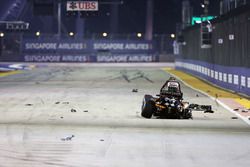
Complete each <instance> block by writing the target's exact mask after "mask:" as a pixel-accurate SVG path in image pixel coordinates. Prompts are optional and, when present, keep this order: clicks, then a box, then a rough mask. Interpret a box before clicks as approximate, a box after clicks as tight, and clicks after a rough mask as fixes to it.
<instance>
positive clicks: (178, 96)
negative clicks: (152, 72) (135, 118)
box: [141, 79, 212, 119]
mask: <svg viewBox="0 0 250 167" xmlns="http://www.w3.org/2000/svg"><path fill="white" fill-rule="evenodd" d="M194 106H196V108H194ZM195 109H200V110H202V111H205V112H208V110H209V111H212V108H211V106H209V105H198V104H189V103H188V102H184V101H183V93H182V91H181V87H180V83H179V82H178V81H177V80H175V79H170V80H167V81H166V83H165V84H164V85H163V86H162V88H161V90H160V94H159V95H157V97H153V96H151V95H145V96H144V98H143V103H142V111H141V115H142V116H143V117H145V118H151V117H152V116H158V117H161V118H171V119H190V118H191V119H192V110H195Z"/></svg>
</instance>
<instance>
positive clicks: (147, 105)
mask: <svg viewBox="0 0 250 167" xmlns="http://www.w3.org/2000/svg"><path fill="white" fill-rule="evenodd" d="M152 98H153V97H152V96H151V95H145V96H144V98H143V102H142V111H141V116H143V117H144V118H151V117H152V115H153V113H154V112H155V110H156V107H155V102H154V101H153V100H152Z"/></svg>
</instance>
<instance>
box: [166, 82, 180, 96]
mask: <svg viewBox="0 0 250 167" xmlns="http://www.w3.org/2000/svg"><path fill="white" fill-rule="evenodd" d="M179 88H180V85H179V83H178V82H176V81H173V80H171V81H169V82H168V83H167V85H166V89H167V90H166V91H167V92H169V93H180V89H179Z"/></svg>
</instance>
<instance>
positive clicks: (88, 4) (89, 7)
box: [67, 1, 98, 11]
mask: <svg viewBox="0 0 250 167" xmlns="http://www.w3.org/2000/svg"><path fill="white" fill-rule="evenodd" d="M67 11H98V1H67Z"/></svg>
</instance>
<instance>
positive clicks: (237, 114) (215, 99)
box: [163, 70, 250, 125]
mask: <svg viewBox="0 0 250 167" xmlns="http://www.w3.org/2000/svg"><path fill="white" fill-rule="evenodd" d="M163 71H165V70H163ZM165 72H166V71H165ZM169 73H170V72H169ZM170 74H171V75H173V76H174V77H175V78H177V79H178V80H180V81H181V82H182V83H184V85H186V86H188V87H190V88H191V89H193V90H195V91H198V92H200V93H202V94H204V95H206V96H207V97H209V98H210V99H212V100H214V101H216V102H217V103H218V104H220V105H221V106H222V107H224V108H225V109H226V110H228V111H230V112H231V113H233V114H235V115H236V116H237V117H239V118H241V119H242V120H243V121H244V122H246V123H247V124H248V125H250V121H249V119H248V118H247V117H244V116H242V115H240V114H239V113H237V112H235V111H234V110H233V109H231V108H230V107H228V106H227V105H226V104H225V103H223V102H222V101H220V100H219V99H217V98H215V97H213V96H210V95H209V94H207V93H206V92H203V91H202V90H199V89H196V88H194V87H193V86H191V85H189V84H188V83H186V82H185V81H183V80H182V79H181V78H179V77H178V76H176V75H174V74H172V73H170Z"/></svg>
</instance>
